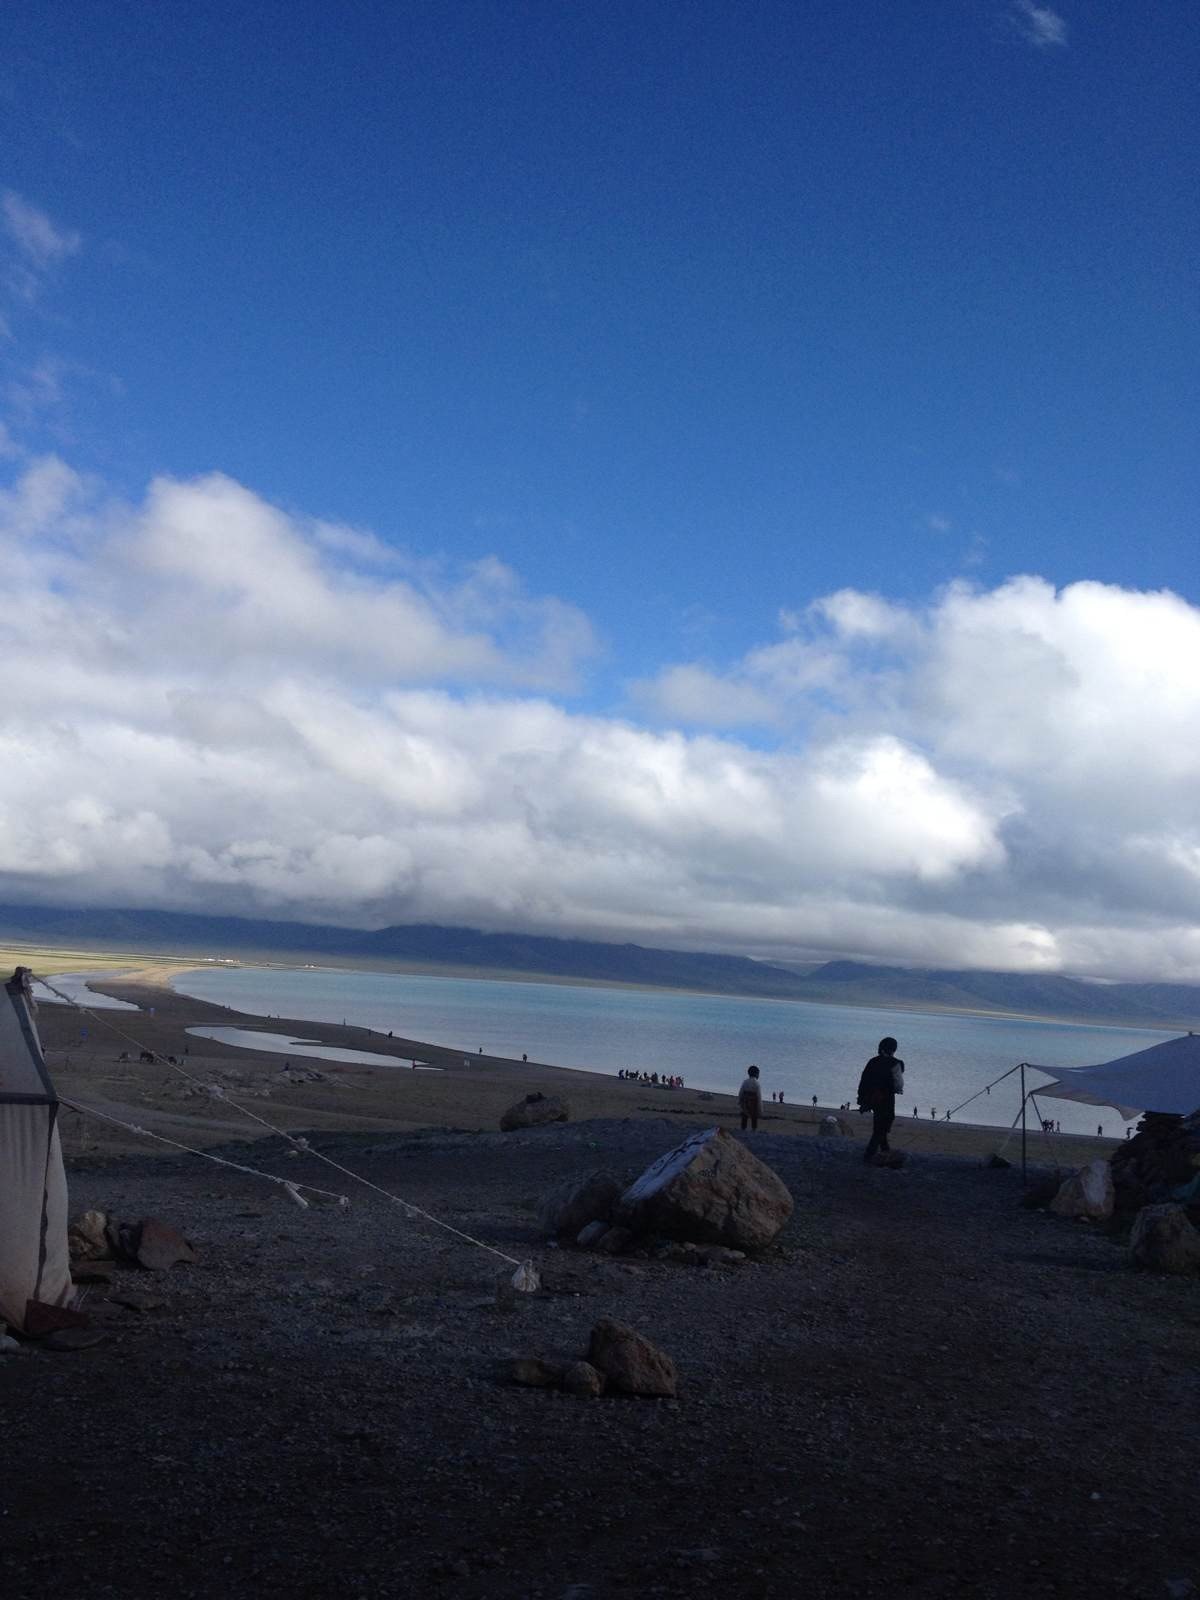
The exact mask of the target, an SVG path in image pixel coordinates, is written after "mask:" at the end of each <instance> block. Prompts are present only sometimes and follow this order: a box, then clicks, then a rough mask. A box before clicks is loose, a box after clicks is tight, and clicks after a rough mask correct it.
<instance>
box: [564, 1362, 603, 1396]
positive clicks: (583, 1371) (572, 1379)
mask: <svg viewBox="0 0 1200 1600" xmlns="http://www.w3.org/2000/svg"><path fill="white" fill-rule="evenodd" d="M562 1386H563V1388H564V1389H565V1390H566V1391H567V1393H568V1394H574V1395H579V1396H580V1398H581V1399H592V1398H595V1397H596V1396H598V1395H602V1394H603V1393H604V1374H603V1373H600V1372H597V1371H596V1369H595V1367H593V1366H592V1364H591V1362H589V1361H572V1362H571V1364H570V1366H569V1367H567V1368H566V1370H565V1371H564V1372H563V1375H562Z"/></svg>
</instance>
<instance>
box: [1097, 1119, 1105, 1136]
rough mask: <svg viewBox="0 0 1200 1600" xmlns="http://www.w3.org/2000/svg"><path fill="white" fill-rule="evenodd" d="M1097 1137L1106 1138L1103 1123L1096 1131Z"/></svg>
mask: <svg viewBox="0 0 1200 1600" xmlns="http://www.w3.org/2000/svg"><path fill="white" fill-rule="evenodd" d="M1096 1137H1097V1139H1103V1137H1104V1124H1103V1123H1101V1124H1100V1126H1099V1127H1098V1128H1097V1129H1096Z"/></svg>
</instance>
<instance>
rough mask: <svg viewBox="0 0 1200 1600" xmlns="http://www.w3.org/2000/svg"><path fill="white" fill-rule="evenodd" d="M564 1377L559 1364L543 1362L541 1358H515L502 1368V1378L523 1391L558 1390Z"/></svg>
mask: <svg viewBox="0 0 1200 1600" xmlns="http://www.w3.org/2000/svg"><path fill="white" fill-rule="evenodd" d="M562 1376H563V1369H562V1367H561V1366H560V1365H559V1364H558V1363H557V1362H554V1361H543V1360H542V1359H541V1357H540V1356H513V1357H512V1358H511V1359H510V1360H508V1361H506V1362H504V1363H502V1366H501V1377H503V1378H504V1379H505V1380H506V1381H507V1382H508V1383H515V1384H519V1385H520V1387H521V1388H522V1389H557V1388H558V1386H559V1384H560V1383H561V1382H562Z"/></svg>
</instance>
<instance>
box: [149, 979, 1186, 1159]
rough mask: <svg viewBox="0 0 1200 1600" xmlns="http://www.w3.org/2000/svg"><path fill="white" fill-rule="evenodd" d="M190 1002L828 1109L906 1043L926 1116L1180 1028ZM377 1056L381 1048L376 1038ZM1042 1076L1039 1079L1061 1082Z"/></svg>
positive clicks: (505, 997)
mask: <svg viewBox="0 0 1200 1600" xmlns="http://www.w3.org/2000/svg"><path fill="white" fill-rule="evenodd" d="M173 984H174V987H175V988H176V990H178V992H179V993H181V994H188V995H194V996H196V997H197V998H199V999H203V1000H209V1001H212V1002H214V1003H215V1004H217V1005H225V1006H233V1007H235V1008H236V1009H237V1010H239V1011H245V1012H250V1013H252V1014H255V1015H259V1016H284V1017H292V1018H303V1019H305V1020H308V1021H312V1022H343V1021H344V1022H348V1023H351V1024H357V1025H359V1026H361V1027H363V1028H364V1029H369V1030H374V1031H376V1032H379V1033H387V1032H388V1031H389V1030H391V1031H393V1032H394V1033H396V1034H397V1035H400V1036H402V1037H404V1038H409V1039H421V1040H424V1041H426V1042H428V1043H436V1044H442V1045H448V1046H450V1047H452V1048H455V1049H461V1050H462V1052H463V1054H464V1056H469V1055H473V1054H475V1053H476V1052H477V1051H478V1050H479V1048H480V1046H482V1047H483V1049H484V1051H485V1052H486V1053H487V1054H488V1055H497V1056H509V1057H513V1058H515V1059H517V1060H518V1061H519V1060H520V1057H521V1055H522V1053H524V1054H527V1055H528V1056H529V1058H530V1059H531V1060H533V1061H547V1062H553V1063H554V1064H555V1065H558V1066H563V1067H577V1068H585V1069H588V1070H591V1071H595V1072H609V1073H616V1072H617V1071H618V1069H620V1068H623V1067H624V1068H630V1067H632V1068H637V1069H639V1070H643V1069H644V1070H646V1071H650V1072H658V1073H660V1074H662V1073H666V1074H675V1073H678V1074H681V1075H682V1076H683V1078H684V1079H685V1080H686V1081H687V1083H688V1084H689V1085H692V1086H693V1087H696V1088H705V1089H718V1090H724V1091H729V1092H732V1091H736V1089H737V1086H738V1084H739V1083H740V1082H741V1079H742V1077H743V1075H744V1073H745V1070H746V1067H747V1065H748V1064H749V1063H750V1062H752V1061H753V1062H756V1063H757V1064H758V1066H759V1067H760V1068H761V1071H762V1078H763V1092H764V1096H769V1095H770V1094H771V1093H773V1092H774V1091H776V1090H780V1089H782V1090H783V1092H784V1094H785V1097H786V1099H787V1100H788V1101H790V1102H791V1103H793V1104H795V1103H797V1102H806V1101H811V1099H812V1097H813V1096H814V1095H815V1096H816V1097H817V1099H818V1101H819V1102H820V1103H821V1104H822V1105H840V1104H841V1103H842V1102H843V1101H847V1100H850V1101H853V1099H854V1094H855V1090H856V1088H857V1084H858V1074H859V1072H860V1071H861V1069H862V1064H863V1062H864V1061H865V1060H866V1059H867V1057H868V1056H870V1055H872V1054H873V1053H874V1050H875V1046H876V1044H877V1042H878V1040H879V1039H880V1038H881V1037H882V1036H883V1035H885V1034H892V1035H893V1036H895V1037H896V1038H897V1039H898V1040H899V1041H900V1052H899V1053H900V1055H901V1056H902V1057H903V1059H904V1061H905V1062H906V1064H907V1072H906V1076H905V1093H904V1096H903V1098H902V1100H901V1101H900V1103H899V1107H898V1109H899V1110H901V1111H902V1112H903V1113H904V1114H905V1115H911V1114H912V1112H913V1108H914V1107H917V1108H919V1111H920V1114H921V1116H923V1117H928V1116H929V1114H930V1112H931V1110H933V1109H936V1110H937V1114H938V1117H939V1119H940V1118H941V1117H942V1116H943V1115H944V1113H945V1112H946V1110H948V1109H951V1108H953V1107H954V1106H956V1105H957V1104H958V1103H959V1102H960V1101H962V1100H965V1099H966V1098H967V1097H968V1095H971V1094H973V1093H974V1092H975V1091H976V1090H978V1089H982V1087H983V1086H984V1084H986V1083H987V1082H988V1081H989V1080H990V1079H994V1078H997V1077H999V1076H1000V1074H1001V1073H1003V1072H1006V1071H1007V1070H1008V1069H1009V1068H1010V1067H1013V1066H1015V1065H1016V1064H1017V1063H1018V1062H1021V1061H1027V1062H1039V1063H1042V1064H1044V1065H1046V1066H1049V1067H1053V1068H1063V1067H1072V1066H1075V1067H1081V1066H1090V1065H1092V1064H1093V1063H1095V1062H1098V1061H1110V1060H1113V1059H1115V1058H1116V1057H1118V1056H1123V1055H1128V1054H1130V1053H1131V1052H1132V1051H1134V1050H1141V1049H1144V1048H1145V1047H1146V1046H1147V1045H1150V1044H1157V1043H1158V1042H1159V1041H1160V1040H1161V1039H1163V1038H1167V1037H1170V1035H1169V1034H1164V1033H1160V1032H1153V1031H1150V1030H1146V1029H1134V1028H1103V1027H1091V1026H1084V1025H1076V1024H1072V1023H1053V1022H1022V1021H1016V1020H1013V1019H1010V1018H1004V1019H998V1018H989V1017H964V1016H948V1015H944V1014H937V1013H929V1012H913V1011H884V1010H875V1009H869V1008H866V1007H858V1006H828V1005H810V1004H807V1003H801V1002H794V1001H785V1000H748V999H746V1000H744V999H736V998H731V997H730V996H727V995H698V994H682V993H675V992H668V991H662V990H644V989H619V988H602V987H598V986H589V985H576V984H560V983H513V982H503V981H492V980H490V979H482V978H442V977H430V976H427V975H409V974H404V973H376V972H346V971H341V970H336V969H330V968H318V969H304V970H289V969H268V968H261V967H220V968H215V969H213V970H211V971H209V970H198V971H193V972H187V973H182V974H180V975H179V976H178V977H177V978H175V979H173ZM363 1047H364V1048H365V1049H369V1048H370V1040H369V1038H368V1037H366V1036H365V1035H364V1040H363ZM1045 1081H1046V1080H1045V1079H1044V1078H1042V1077H1039V1076H1038V1075H1036V1074H1031V1075H1030V1077H1029V1082H1030V1085H1031V1086H1032V1085H1033V1084H1035V1083H1041V1082H1045ZM1041 1104H1042V1106H1043V1108H1044V1111H1045V1115H1047V1116H1051V1115H1053V1116H1054V1117H1055V1118H1056V1119H1057V1120H1059V1121H1061V1123H1062V1127H1063V1131H1064V1132H1066V1131H1067V1130H1070V1131H1073V1132H1080V1133H1095V1132H1096V1129H1097V1127H1098V1126H1102V1127H1103V1129H1104V1132H1105V1133H1106V1134H1109V1135H1112V1136H1118V1135H1120V1134H1122V1133H1123V1132H1124V1127H1125V1124H1124V1123H1123V1122H1122V1120H1121V1118H1120V1117H1119V1115H1118V1114H1117V1112H1116V1111H1114V1110H1111V1109H1107V1108H1096V1107H1089V1106H1078V1105H1075V1104H1074V1103H1073V1102H1071V1101H1067V1100H1057V1101H1052V1100H1045V1101H1043V1102H1041ZM1019 1109H1020V1091H1019V1088H1018V1075H1016V1074H1014V1075H1013V1077H1012V1078H1010V1079H1009V1080H1008V1081H1007V1082H1006V1083H1002V1084H999V1085H998V1086H997V1087H996V1088H994V1089H993V1090H992V1092H991V1093H990V1094H987V1095H982V1096H981V1097H980V1098H979V1099H977V1100H975V1101H974V1102H973V1103H972V1104H971V1105H970V1106H968V1107H966V1108H965V1109H964V1110H963V1111H961V1112H960V1113H959V1114H958V1118H957V1120H959V1121H962V1122H980V1123H986V1124H988V1125H990V1126H1007V1125H1008V1124H1009V1123H1011V1121H1012V1120H1013V1118H1014V1117H1015V1116H1016V1115H1017V1113H1018V1111H1019Z"/></svg>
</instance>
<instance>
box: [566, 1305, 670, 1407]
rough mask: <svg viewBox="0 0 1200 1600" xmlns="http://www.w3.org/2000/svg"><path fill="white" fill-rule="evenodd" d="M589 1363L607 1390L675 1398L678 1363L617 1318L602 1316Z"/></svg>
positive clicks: (594, 1337) (591, 1344)
mask: <svg viewBox="0 0 1200 1600" xmlns="http://www.w3.org/2000/svg"><path fill="white" fill-rule="evenodd" d="M588 1360H589V1361H590V1362H591V1364H592V1366H593V1367H595V1368H596V1370H597V1371H598V1372H600V1373H602V1374H603V1375H604V1377H605V1378H606V1379H607V1381H608V1387H609V1388H610V1389H615V1390H617V1391H619V1392H620V1393H622V1394H642V1395H662V1396H664V1397H665V1398H667V1399H669V1400H673V1399H674V1398H675V1393H676V1389H677V1387H678V1377H677V1375H676V1371H675V1363H674V1362H673V1361H672V1360H671V1358H670V1356H668V1355H667V1354H665V1352H664V1351H662V1350H659V1349H658V1347H657V1346H656V1345H653V1344H651V1342H650V1340H649V1339H647V1338H646V1337H645V1336H644V1335H643V1334H640V1333H638V1332H637V1330H636V1329H634V1328H631V1327H630V1326H629V1324H628V1323H625V1322H618V1321H617V1320H616V1318H615V1317H601V1319H600V1321H599V1322H597V1323H596V1325H595V1327H594V1328H593V1329H592V1337H591V1341H590V1344H589V1346H588Z"/></svg>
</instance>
